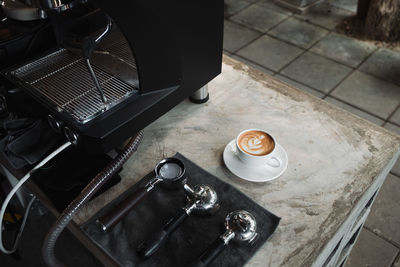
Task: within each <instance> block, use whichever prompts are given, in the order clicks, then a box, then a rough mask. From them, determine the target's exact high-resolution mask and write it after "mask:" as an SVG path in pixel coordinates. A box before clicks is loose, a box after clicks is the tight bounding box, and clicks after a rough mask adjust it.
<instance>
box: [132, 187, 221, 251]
mask: <svg viewBox="0 0 400 267" xmlns="http://www.w3.org/2000/svg"><path fill="white" fill-rule="evenodd" d="M184 188H185V192H186V194H187V197H188V203H187V205H186V206H185V207H183V208H182V209H181V210H180V211H179V212H178V213H177V214H176V215H175V216H173V217H172V218H171V219H170V220H169V221H168V222H167V223H166V224H165V225H164V226H163V227H162V229H161V230H159V231H156V232H155V233H153V234H152V235H151V236H150V238H149V239H148V240H147V241H144V242H143V243H141V244H140V245H139V246H138V247H137V253H138V255H139V256H140V257H142V258H148V257H150V256H152V255H153V254H154V253H155V252H156V251H158V249H159V248H160V247H161V246H162V245H163V244H164V243H165V241H166V240H167V239H168V236H169V235H171V234H172V233H173V232H174V231H175V230H176V229H177V228H178V227H179V226H180V225H181V224H182V223H183V221H184V220H185V219H186V218H187V217H189V215H190V214H191V213H192V211H196V212H200V213H202V214H205V213H207V214H209V213H214V212H216V211H217V210H218V208H219V204H218V197H217V195H216V192H215V190H214V189H213V188H212V187H211V186H209V185H196V186H195V187H194V188H192V187H190V186H189V185H187V184H185V186H184Z"/></svg>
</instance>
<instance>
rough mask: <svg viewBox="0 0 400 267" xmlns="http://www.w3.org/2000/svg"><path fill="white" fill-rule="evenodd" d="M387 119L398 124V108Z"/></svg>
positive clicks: (399, 122) (399, 115)
mask: <svg viewBox="0 0 400 267" xmlns="http://www.w3.org/2000/svg"><path fill="white" fill-rule="evenodd" d="M389 121H390V122H393V123H396V124H398V125H400V108H399V109H398V110H396V112H395V113H394V114H393V115H392V116H391V117H390V118H389Z"/></svg>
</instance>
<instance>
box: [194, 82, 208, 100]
mask: <svg viewBox="0 0 400 267" xmlns="http://www.w3.org/2000/svg"><path fill="white" fill-rule="evenodd" d="M189 99H190V101H192V102H193V103H195V104H203V103H206V102H207V101H208V99H209V94H208V84H206V85H204V86H203V87H201V88H200V89H199V90H197V91H196V92H194V93H193V94H192V95H191V96H190V97H189Z"/></svg>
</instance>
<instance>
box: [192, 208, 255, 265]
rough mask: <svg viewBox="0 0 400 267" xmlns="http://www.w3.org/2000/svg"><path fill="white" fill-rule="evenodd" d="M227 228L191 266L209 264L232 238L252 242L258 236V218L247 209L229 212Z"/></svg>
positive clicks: (226, 221) (226, 222)
mask: <svg viewBox="0 0 400 267" xmlns="http://www.w3.org/2000/svg"><path fill="white" fill-rule="evenodd" d="M225 229H226V230H225V232H224V233H223V234H222V235H221V236H219V237H218V238H217V239H216V240H215V241H214V242H213V243H211V245H210V246H209V247H208V248H207V249H206V250H205V251H204V252H203V253H202V254H201V255H200V257H199V258H198V259H197V261H196V262H195V263H194V264H193V265H191V266H196V267H200V266H208V265H209V264H210V263H211V262H212V261H213V260H214V259H215V258H217V257H218V255H219V254H220V253H221V252H222V251H223V250H224V249H225V248H226V247H227V246H228V244H229V243H230V241H231V240H236V241H240V242H247V243H248V244H252V243H253V242H254V241H255V240H256V239H257V237H258V233H257V222H256V219H255V218H254V216H253V215H252V214H251V213H250V212H248V211H245V210H237V211H233V212H231V213H229V214H228V215H227V216H226V218H225Z"/></svg>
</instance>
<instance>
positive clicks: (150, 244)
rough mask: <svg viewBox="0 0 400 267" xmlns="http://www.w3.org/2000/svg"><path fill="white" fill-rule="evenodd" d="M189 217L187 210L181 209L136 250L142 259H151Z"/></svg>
mask: <svg viewBox="0 0 400 267" xmlns="http://www.w3.org/2000/svg"><path fill="white" fill-rule="evenodd" d="M188 216H189V214H188V212H187V211H186V209H185V208H183V209H181V210H180V211H179V212H178V213H177V214H175V216H174V217H172V218H171V219H170V220H169V221H168V222H167V223H166V224H165V225H164V226H163V228H162V229H161V230H159V231H157V232H155V233H153V234H152V235H151V236H150V238H149V239H148V240H147V241H144V242H142V243H141V244H140V245H139V246H138V247H137V249H136V251H137V253H138V255H139V256H140V257H142V258H148V257H151V256H152V255H153V254H154V253H156V252H157V251H158V249H159V248H160V247H161V246H162V245H163V244H164V243H165V241H166V240H167V239H168V236H169V235H170V234H172V233H173V232H174V231H175V230H176V229H177V228H178V227H179V225H181V224H182V223H183V221H184V220H185V219H186V218H187V217H188Z"/></svg>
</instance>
